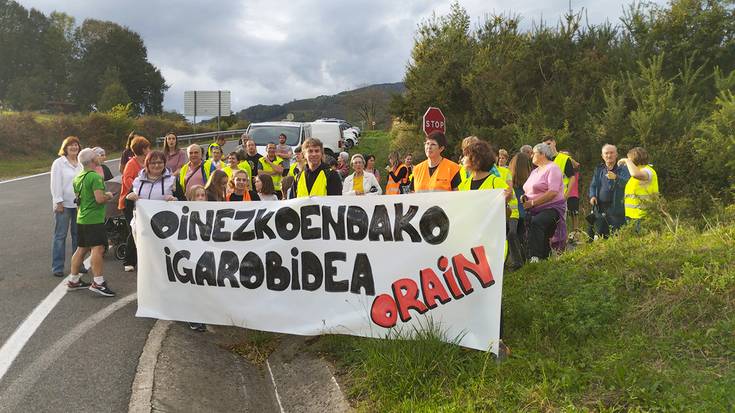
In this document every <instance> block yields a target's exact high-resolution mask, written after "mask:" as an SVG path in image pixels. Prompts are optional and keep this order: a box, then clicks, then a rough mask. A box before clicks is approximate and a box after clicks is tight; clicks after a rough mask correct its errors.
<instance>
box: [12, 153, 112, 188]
mask: <svg viewBox="0 0 735 413" xmlns="http://www.w3.org/2000/svg"><path fill="white" fill-rule="evenodd" d="M119 161H120V160H119V159H109V160H106V161H105V163H113V162H119ZM52 162H53V161H52ZM50 173H51V171H46V172H41V173H38V174H34V175H26V176H18V177H15V178H10V179H6V180H4V181H0V185H2V184H9V183H11V182H17V181H23V180H25V179H31V178H36V177H39V176H44V175H49V174H50Z"/></svg>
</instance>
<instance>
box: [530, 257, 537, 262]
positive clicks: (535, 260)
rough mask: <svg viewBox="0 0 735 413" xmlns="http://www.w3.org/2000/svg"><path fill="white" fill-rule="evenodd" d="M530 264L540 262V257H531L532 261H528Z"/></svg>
mask: <svg viewBox="0 0 735 413" xmlns="http://www.w3.org/2000/svg"><path fill="white" fill-rule="evenodd" d="M528 262H539V259H538V257H531V259H530V260H528Z"/></svg>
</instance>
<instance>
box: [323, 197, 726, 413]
mask: <svg viewBox="0 0 735 413" xmlns="http://www.w3.org/2000/svg"><path fill="white" fill-rule="evenodd" d="M728 210H729V211H730V212H729V214H730V215H729V218H725V219H724V222H723V221H720V223H719V224H715V222H717V221H718V219H713V220H711V222H712V225H708V226H707V228H705V229H704V230H699V229H696V228H695V227H692V226H690V225H688V224H681V223H678V222H676V221H675V222H670V221H669V222H668V224H669V225H668V226H667V225H666V223H664V222H662V221H663V220H659V221H658V222H655V223H654V222H648V223H647V224H646V225H647V228H651V227H654V228H655V230H653V231H651V232H650V233H648V234H646V235H636V234H635V233H634V232H633V231H632V230H631V228H629V227H628V228H625V229H624V230H623V231H622V233H621V234H620V235H619V236H616V237H614V238H612V239H609V240H606V241H598V242H595V243H594V244H585V245H582V246H580V247H579V248H577V249H576V250H573V251H571V252H567V253H565V254H563V255H561V256H560V257H558V258H553V259H550V260H549V261H545V262H541V263H538V264H529V265H526V266H524V267H523V268H522V269H521V270H520V271H516V272H512V273H508V274H506V277H505V279H504V281H503V306H504V313H503V319H504V324H505V326H504V331H505V333H504V334H505V342H506V343H507V344H508V345H509V346H510V347H511V348H512V355H511V357H510V358H509V359H508V360H507V361H505V362H503V363H501V364H496V363H495V361H494V360H493V358H491V357H489V356H488V355H487V354H486V353H482V352H477V351H468V350H465V349H462V348H460V347H458V346H453V345H449V344H445V343H443V342H442V341H441V340H439V339H437V338H434V337H432V335H431V334H419V335H418V337H416V340H370V339H364V338H355V337H346V336H329V337H327V338H323V339H322V340H321V342H320V343H318V344H317V345H315V347H316V348H315V350H317V351H320V352H321V353H322V354H325V355H326V356H328V357H330V358H332V359H333V360H335V361H336V364H337V366H338V368H339V373H340V374H339V375H338V376H339V377H340V381H341V384H342V386H343V388H345V389H346V391H347V392H348V395H349V396H350V397H351V399H352V401H353V403H354V404H355V405H356V407H357V408H358V411H508V412H510V411H533V412H555V411H568V412H576V411H602V412H623V411H636V412H643V411H691V412H715V411H717V412H725V411H730V412H732V411H734V410H733V409H735V393H734V392H733V389H734V388H735V350H734V349H735V333H734V331H735V266H734V265H733V261H732V260H731V258H730V257H731V256H732V251H733V249H734V248H735V225H734V224H733V221H732V218H733V215H732V213H733V212H735V210H734V209H733V207H730V208H729V209H728ZM728 251H729V252H728ZM435 334H440V333H435Z"/></svg>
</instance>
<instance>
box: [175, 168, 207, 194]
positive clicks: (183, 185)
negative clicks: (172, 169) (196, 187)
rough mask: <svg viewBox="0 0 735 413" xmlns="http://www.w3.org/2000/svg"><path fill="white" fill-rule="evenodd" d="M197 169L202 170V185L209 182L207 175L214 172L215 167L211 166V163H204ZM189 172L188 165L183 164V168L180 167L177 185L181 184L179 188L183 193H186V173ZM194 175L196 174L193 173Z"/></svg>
mask: <svg viewBox="0 0 735 413" xmlns="http://www.w3.org/2000/svg"><path fill="white" fill-rule="evenodd" d="M199 168H200V169H201V170H202V174H203V176H204V183H205V184H206V183H207V181H208V180H209V175H211V174H212V172H214V170H215V167H214V165H212V161H204V162H202V163H201V164H200V165H199ZM188 171H189V163H188V162H187V163H185V164H184V166H182V167H181V170H180V171H179V183H180V184H181V188H183V190H184V192H186V173H187V172H188ZM195 173H196V172H195Z"/></svg>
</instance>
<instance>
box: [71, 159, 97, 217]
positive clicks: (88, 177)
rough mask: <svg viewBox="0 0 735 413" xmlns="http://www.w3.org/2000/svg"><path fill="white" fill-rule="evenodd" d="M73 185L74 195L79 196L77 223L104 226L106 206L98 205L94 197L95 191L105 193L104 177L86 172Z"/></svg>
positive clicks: (77, 177)
mask: <svg viewBox="0 0 735 413" xmlns="http://www.w3.org/2000/svg"><path fill="white" fill-rule="evenodd" d="M73 185H74V193H76V194H79V209H78V210H77V223H79V224H84V225H89V224H104V223H105V204H98V203H97V200H96V199H95V197H94V191H96V190H100V191H102V192H104V191H105V182H104V181H103V180H102V177H101V176H100V175H99V174H98V173H96V172H94V171H91V172H90V171H84V172H82V173H80V174H79V175H77V176H76V178H74V181H73Z"/></svg>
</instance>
